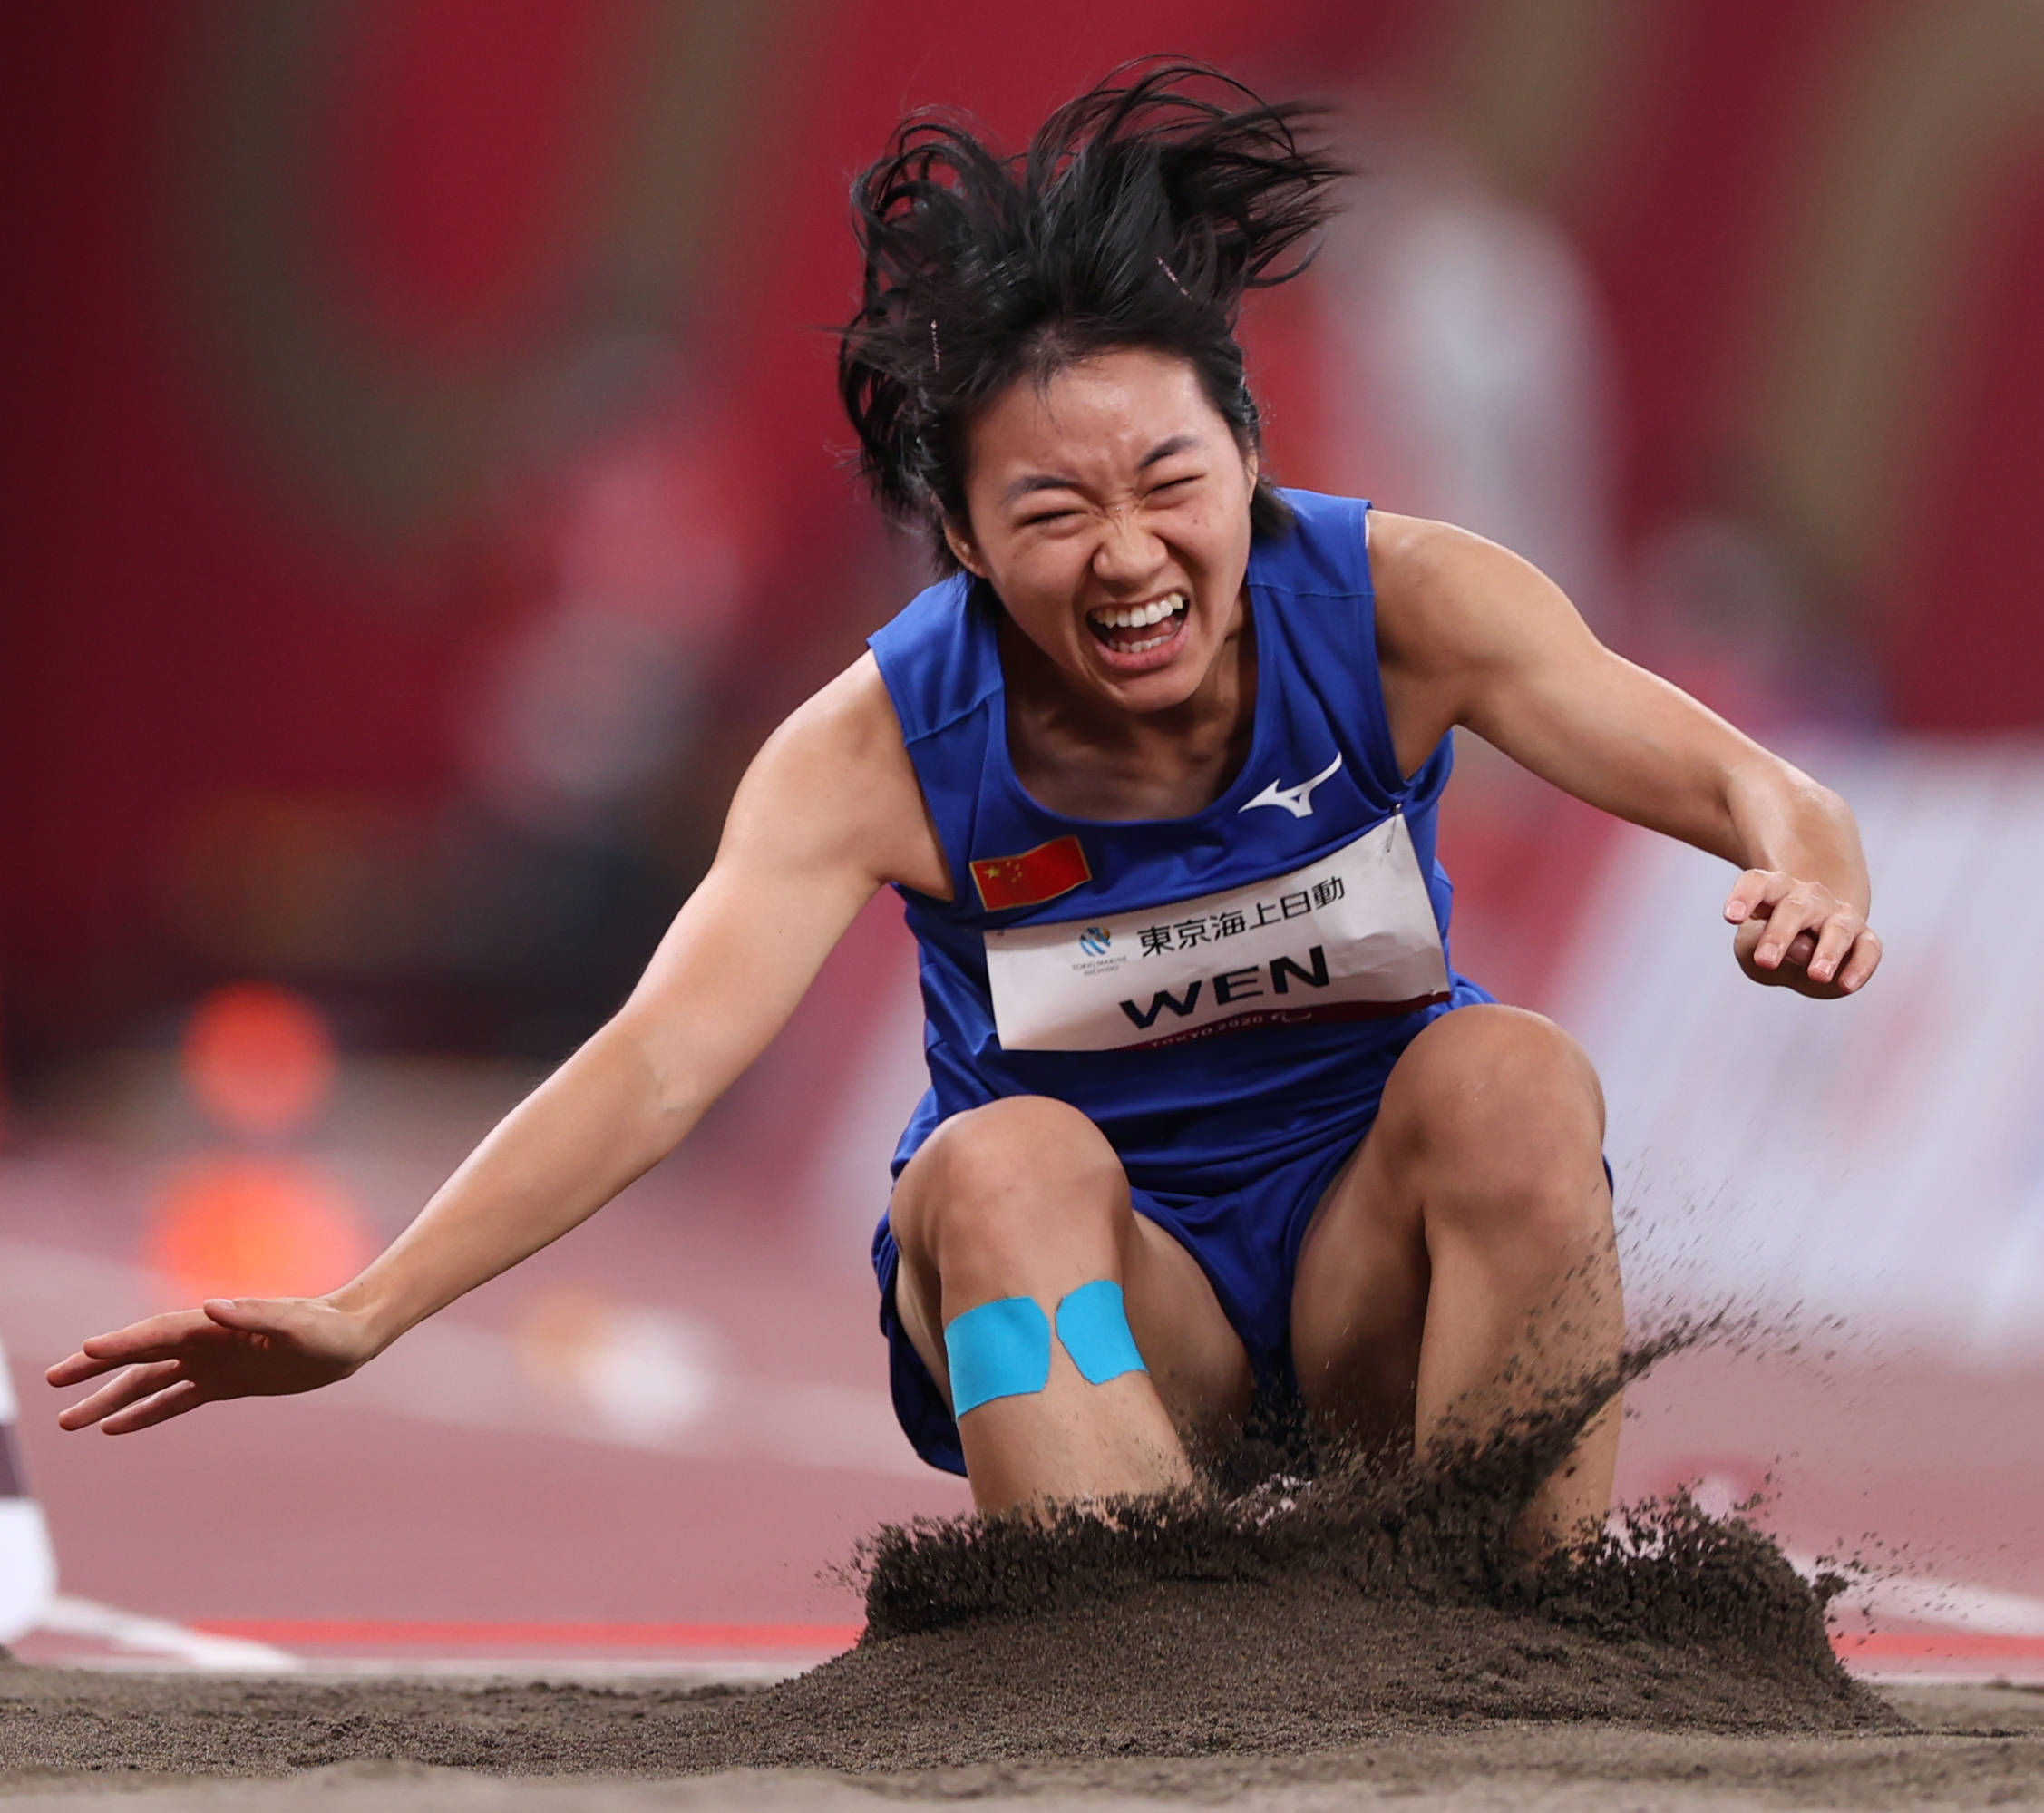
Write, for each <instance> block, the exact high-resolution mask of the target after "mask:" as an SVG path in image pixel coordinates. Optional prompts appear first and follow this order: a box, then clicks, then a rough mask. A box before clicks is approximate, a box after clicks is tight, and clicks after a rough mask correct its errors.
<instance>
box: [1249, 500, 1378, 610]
mask: <svg viewBox="0 0 2044 1813" xmlns="http://www.w3.org/2000/svg"><path fill="white" fill-rule="evenodd" d="M1278 495H1279V497H1280V499H1282V500H1283V502H1284V503H1285V505H1286V508H1287V509H1288V511H1289V512H1290V517H1291V521H1290V524H1289V525H1288V526H1287V527H1286V528H1285V529H1284V531H1282V532H1281V533H1279V534H1274V535H1268V536H1263V537H1260V538H1259V539H1258V541H1257V542H1256V546H1255V551H1254V556H1253V560H1254V567H1253V574H1254V577H1255V578H1256V580H1258V581H1259V582H1260V583H1261V584H1264V585H1267V586H1270V587H1272V588H1274V589H1278V590H1284V591H1288V592H1290V593H1292V594H1293V595H1294V596H1295V597H1300V598H1314V597H1319V598H1361V597H1367V596H1368V594H1369V591H1370V589H1371V587H1370V568H1369V556H1368V547H1367V531H1366V529H1365V524H1366V522H1367V521H1368V515H1369V508H1370V506H1369V502H1368V499H1367V498H1360V497H1335V496H1330V495H1329V494H1328V493H1326V492H1317V491H1299V490H1295V489H1292V488H1290V487H1286V488H1282V489H1280V491H1279V492H1278Z"/></svg>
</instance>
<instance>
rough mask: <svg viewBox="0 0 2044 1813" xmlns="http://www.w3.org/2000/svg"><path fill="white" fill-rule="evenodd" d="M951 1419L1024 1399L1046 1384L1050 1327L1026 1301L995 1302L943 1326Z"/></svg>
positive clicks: (1000, 1298)
mask: <svg viewBox="0 0 2044 1813" xmlns="http://www.w3.org/2000/svg"><path fill="white" fill-rule="evenodd" d="M944 1351H945V1353H946V1354H947V1355H948V1356H949V1360H950V1362H951V1415H952V1416H954V1417H962V1416H964V1415H965V1413H966V1412H967V1411H968V1410H976V1409H978V1408H979V1406H980V1405H982V1404H984V1403H985V1402H987V1400H988V1399H990V1398H1024V1397H1027V1396H1028V1394H1029V1393H1030V1392H1032V1391H1040V1390H1042V1389H1043V1388H1044V1387H1045V1386H1046V1385H1047V1384H1049V1383H1050V1323H1049V1322H1048V1321H1046V1320H1045V1318H1044V1312H1043V1311H1041V1310H1040V1309H1038V1308H1037V1305H1036V1303H1035V1301H1034V1300H1032V1299H1031V1298H1028V1297H999V1298H997V1299H995V1301H992V1302H991V1303H981V1304H980V1305H979V1306H978V1308H977V1309H972V1310H968V1311H966V1312H965V1313H964V1314H963V1315H962V1316H959V1317H956V1318H955V1319H953V1320H952V1321H950V1322H949V1323H947V1324H946V1325H945V1329H944Z"/></svg>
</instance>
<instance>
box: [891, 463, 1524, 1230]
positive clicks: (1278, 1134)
mask: <svg viewBox="0 0 2044 1813" xmlns="http://www.w3.org/2000/svg"><path fill="white" fill-rule="evenodd" d="M1284 496H1285V498H1286V501H1287V502H1289V503H1290V505H1291V507H1292V510H1293V511H1294V512H1295V513H1296V517H1297V522H1296V526H1295V527H1294V528H1293V529H1292V530H1291V531H1289V532H1288V533H1285V534H1283V535H1281V536H1278V537H1272V538H1269V539H1260V540H1259V541H1256V542H1255V543H1254V544H1253V545H1252V546H1251V551H1250V559H1249V580H1248V596H1249V609H1250V611H1251V617H1252V619H1253V624H1254V632H1255V647H1256V700H1255V707H1254V708H1255V722H1254V727H1253V731H1252V735H1251V745H1250V752H1249V756H1248V759H1247V761H1246V762H1245V763H1244V765H1243V766H1242V770H1241V774H1240V775H1238V776H1237V777H1236V779H1235V780H1234V782H1233V783H1232V784H1231V785H1230V786H1229V788H1228V789H1227V791H1226V792H1225V793H1224V794H1222V796H1221V797H1220V798H1219V799H1217V800H1216V801H1214V803H1213V804H1212V805H1210V806H1208V807H1207V808H1206V809H1205V810H1204V811H1202V812H1198V813H1194V814H1191V815H1190V816H1188V817H1184V818H1173V819H1144V820H1134V821H1103V820H1095V819H1081V818H1074V817H1071V816H1068V815H1067V814H1063V813H1058V812H1053V811H1051V810H1049V809H1048V808H1046V807H1045V806H1043V805H1040V804H1037V801H1035V800H1034V799H1032V798H1031V797H1030V796H1029V794H1027V792H1025V791H1024V789H1023V787H1022V785H1021V783H1020V782H1019V781H1018V780H1017V778H1016V775H1015V770H1014V767H1013V765H1012V764H1011V763H1010V761H1009V759H1008V750H1007V709H1006V706H1007V699H1006V692H1005V688H1004V685H1003V680H1002V674H1001V665H1000V656H999V650H998V643H997V627H998V614H999V610H1000V606H999V604H998V601H997V600H996V599H993V598H992V597H991V595H990V594H989V592H988V590H987V588H985V587H984V586H983V585H980V584H978V583H976V582H974V581H972V580H969V579H968V577H966V576H964V575H959V576H956V577H954V578H952V579H949V580H945V581H943V582H942V583H940V584H939V585H935V586H932V587H930V589H929V590H926V591H924V592H922V593H921V594H920V595H919V596H918V597H917V598H916V599H913V600H912V601H911V602H910V604H909V606H908V607H907V609H904V610H903V611H901V613H900V615H899V616H897V617H896V618H895V619H893V620H892V621H891V622H890V623H889V624H887V625H886V627H885V628H883V629H881V630H880V631H879V632H878V633H877V634H876V635H875V636H873V637H872V638H871V648H872V650H873V654H874V656H875V658H876V659H877V660H878V662H879V664H880V670H881V677H883V679H884V680H885V682H886V685H887V688H888V692H889V695H890V697H891V698H892V700H893V703H894V708H895V711H896V713H897V715H898V716H899V717H900V723H901V731H902V736H903V738H904V740H905V742H906V744H907V746H908V750H909V755H910V759H911V761H912V762H913V764H914V765H915V771H916V776H917V779H918V780H919V781H920V784H921V787H922V794H923V798H924V800H925V801H926V802H927V803H928V805H929V809H930V816H931V819H932V820H933V822H934V824H935V826H936V830H937V833H938V836H939V839H940V840H941V843H942V845H943V851H944V855H945V859H946V861H947V863H949V867H950V872H951V875H952V877H953V878H954V890H955V898H954V899H952V900H950V901H948V902H947V901H939V900H936V899H933V898H931V897H930V895H927V894H923V893H920V892H917V891H916V890H914V889H912V888H901V889H900V890H899V892H900V894H901V897H902V900H903V902H904V903H905V907H906V913H907V918H908V922H909V925H910V929H911V930H912V931H914V933H915V935H916V939H917V941H918V943H919V944H920V947H921V981H922V997H923V1004H924V1010H925V1013H926V1016H927V1025H926V1028H925V1032H924V1047H925V1050H926V1053H927V1056H928V1058H929V1064H930V1091H929V1093H928V1094H927V1095H926V1096H925V1097H923V1099H922V1101H921V1103H920V1105H919V1106H918V1107H917V1109H916V1112H915V1114H914V1116H913V1117H912V1118H911V1119H910V1123H909V1126H908V1129H907V1131H906V1132H905V1133H904V1134H903V1135H902V1137H901V1141H900V1146H899V1148H898V1149H897V1151H896V1154H895V1161H894V1168H895V1171H896V1173H897V1175H898V1174H899V1173H900V1168H901V1166H902V1165H905V1164H906V1163H907V1162H908V1160H909V1159H910V1157H911V1156H912V1155H914V1153H915V1151H916V1149H917V1147H919V1146H920V1145H921V1144H922V1142H923V1140H924V1139H926V1138H927V1137H928V1136H929V1135H930V1132H931V1131H932V1129H934V1128H935V1127H936V1126H938V1124H939V1122H941V1121H942V1120H944V1119H945V1118H947V1117H948V1116H951V1115H954V1114H957V1113H959V1112H960V1111H962V1110H964V1109H967V1108H972V1107H978V1106H982V1105H984V1104H985V1103H987V1102H989V1101H993V1100H995V1099H997V1098H998V1097H1007V1096H1020V1095H1040V1096H1050V1097H1056V1098H1057V1099H1058V1100H1060V1101H1064V1102H1067V1103H1069V1104H1071V1105H1072V1106H1074V1107H1076V1108H1077V1109H1079V1110H1080V1111H1081V1112H1082V1113H1084V1114H1085V1116H1087V1117H1088V1118H1089V1119H1090V1120H1092V1121H1093V1122H1094V1123H1095V1125H1096V1126H1099V1127H1100V1129H1101V1130H1102V1132H1103V1133H1105V1135H1106V1136H1107V1138H1108V1140H1109V1141H1110V1143H1111V1144H1112V1145H1114V1150H1115V1151H1116V1153H1117V1154H1118V1155H1120V1157H1121V1159H1122V1162H1123V1165H1124V1167H1125V1169H1126V1170H1127V1172H1128V1175H1129V1180H1130V1182H1131V1183H1132V1184H1134V1185H1135V1186H1136V1187H1137V1188H1138V1189H1142V1190H1151V1191H1168V1192H1181V1193H1186V1194H1196V1195H1202V1196H1203V1195H1209V1194H1219V1193H1221V1192H1223V1191H1229V1190H1235V1189H1240V1188H1242V1187H1244V1186H1245V1185H1247V1184H1251V1183H1252V1182H1253V1181H1254V1180H1255V1179H1256V1178H1257V1177H1258V1176H1259V1175H1261V1174H1262V1173H1263V1172H1264V1171H1265V1170H1267V1169H1268V1168H1269V1167H1270V1165H1273V1164H1275V1163H1278V1162H1280V1161H1282V1160H1284V1159H1286V1158H1289V1157H1293V1156H1296V1155H1298V1154H1299V1152H1301V1151H1302V1150H1304V1149H1307V1148H1309V1147H1312V1146H1317V1145H1322V1144H1324V1143H1326V1142H1328V1141H1329V1140H1333V1139H1339V1138H1342V1137H1348V1138H1349V1139H1354V1138H1359V1137H1360V1136H1361V1133H1362V1131H1363V1130H1364V1129H1365V1128H1366V1127H1367V1126H1368V1121H1369V1118H1370V1117H1371V1116H1374V1114H1375V1112H1376V1107H1377V1097H1378V1095H1379V1093H1380V1092H1381V1090H1382V1087H1383V1084H1384V1078H1385V1077H1386V1076H1387V1074H1388V1072H1389V1069H1390V1067H1391V1065H1392V1063H1393V1062H1395V1061H1396V1059H1397V1056H1398V1054H1399V1052H1401V1051H1402V1050H1403V1049H1404V1048H1405V1047H1406V1044H1407V1043H1409V1042H1410V1040H1411V1039H1412V1038H1413V1036H1414V1035H1415V1034H1416V1032H1417V1031H1418V1030H1419V1029H1420V1028H1421V1027H1423V1026H1425V1025H1426V1023H1427V1021H1428V1020H1430V1019H1433V1018H1434V1017H1435V1016H1436V1015H1437V1014H1440V1013H1442V1012H1445V1011H1446V1009H1448V1008H1449V1007H1450V1006H1459V1005H1462V1004H1464V1003H1465V1002H1469V1001H1480V1000H1487V999H1490V997H1489V996H1488V995H1487V994H1485V993H1484V991H1483V990H1482V989H1479V988H1477V987H1476V986H1475V984H1473V983H1471V982H1469V981H1467V980H1465V979H1464V978H1462V977H1460V976H1458V975H1456V974H1455V971H1454V970H1453V967H1452V965H1451V964H1450V963H1449V960H1448V957H1447V930H1448V915H1449V906H1450V900H1451V890H1450V886H1449V882H1448V878H1447V876H1446V874H1445V872H1443V871H1442V869H1441V867H1440V864H1439V863H1437V862H1436V859H1435V817H1436V806H1437V804H1438V802H1439V798H1440V794H1441V790H1442V788H1443V787H1444V786H1445V785H1446V784H1447V779H1448V771H1449V767H1450V765H1451V763H1452V760H1453V752H1452V748H1451V746H1450V744H1449V743H1448V741H1447V740H1446V739H1444V740H1443V741H1442V742H1441V744H1440V745H1439V746H1438V747H1436V749H1435V750H1434V752H1433V754H1432V755H1429V756H1428V757H1427V759H1426V762H1425V763H1424V764H1422V765H1421V767H1420V769H1419V771H1418V773H1417V774H1416V775H1411V776H1409V777H1407V776H1405V775H1400V774H1399V772H1398V764H1397V755H1396V754H1395V753H1394V751H1393V748H1392V743H1391V735H1390V730H1389V726H1388V725H1387V721H1386V717H1385V710H1384V698H1383V692H1382V688H1381V685H1380V682H1379V677H1378V672H1377V636H1376V618H1375V612H1374V608H1373V597H1372V593H1371V589H1370V580H1369V566H1368V557H1367V554H1366V552H1365V541H1364V519H1365V514H1366V512H1368V507H1369V506H1368V504H1367V503H1366V502H1360V501H1358V500H1356V499H1350V498H1336V497H1322V496H1318V495H1315V494H1314V493H1311V492H1285V493H1284Z"/></svg>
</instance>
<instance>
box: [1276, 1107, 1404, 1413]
mask: <svg viewBox="0 0 2044 1813" xmlns="http://www.w3.org/2000/svg"><path fill="white" fill-rule="evenodd" d="M1386 1093H1387V1096H1388V1094H1389V1091H1388V1089H1387V1092H1386ZM1396 1145H1397V1140H1396V1129H1395V1126H1394V1127H1393V1128H1392V1129H1391V1130H1387V1128H1386V1125H1385V1116H1384V1115H1383V1114H1381V1113H1380V1114H1379V1115H1378V1116H1377V1120H1376V1121H1375V1122H1373V1123H1372V1124H1371V1126H1370V1128H1369V1131H1368V1133H1366V1134H1365V1135H1364V1136H1363V1137H1362V1139H1361V1140H1360V1142H1358V1145H1357V1147H1356V1150H1355V1152H1354V1153H1353V1154H1351V1155H1350V1156H1349V1159H1348V1163H1347V1164H1346V1165H1343V1166H1342V1167H1341V1169H1340V1170H1339V1171H1338V1172H1337V1173H1336V1174H1335V1176H1334V1181H1333V1182H1332V1183H1330V1184H1329V1185H1328V1187H1327V1189H1326V1190H1325V1191H1324V1192H1323V1193H1322V1194H1321V1196H1320V1200H1319V1204H1317V1205H1316V1206H1315V1208H1314V1210H1313V1215H1312V1219H1311V1220H1310V1221H1309V1222H1308V1223H1307V1226H1306V1236H1305V1239H1304V1240H1303V1241H1302V1242H1301V1243H1300V1244H1299V1265H1298V1269H1297V1271H1296V1272H1295V1273H1294V1276H1293V1281H1292V1296H1291V1354H1292V1365H1293V1368H1294V1369H1295V1370H1296V1371H1297V1373H1298V1375H1299V1396H1300V1398H1301V1399H1303V1400H1304V1402H1305V1405H1306V1408H1307V1409H1308V1411H1309V1412H1310V1413H1311V1414H1312V1415H1313V1416H1314V1418H1316V1420H1319V1421H1322V1422H1331V1423H1334V1424H1337V1425H1338V1426H1339V1427H1341V1428H1344V1429H1346V1430H1348V1431H1349V1432H1350V1433H1352V1434H1354V1435H1355V1436H1357V1437H1358V1438H1361V1439H1362V1440H1364V1441H1365V1442H1366V1443H1377V1442H1390V1441H1403V1440H1406V1439H1408V1438H1410V1436H1411V1433H1412V1428H1413V1408H1414V1404H1415V1401H1416V1396H1417V1392H1418V1382H1419V1350H1420V1340H1421V1337H1422V1336H1423V1335H1424V1334H1425V1332H1426V1292H1427V1286H1428V1283H1429V1282H1430V1279H1431V1276H1432V1269H1431V1267H1430V1265H1429V1263H1428V1261H1427V1256H1426V1226H1425V1223H1424V1221H1423V1219H1422V1216H1421V1213H1420V1203H1419V1200H1418V1197H1417V1195H1416V1193H1415V1192H1414V1191H1413V1190H1412V1188H1411V1187H1410V1184H1409V1180H1408V1179H1406V1177H1404V1176H1402V1175H1400V1171H1401V1167H1400V1166H1399V1165H1397V1162H1396V1156H1395V1150H1394V1149H1395V1146H1396Z"/></svg>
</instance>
